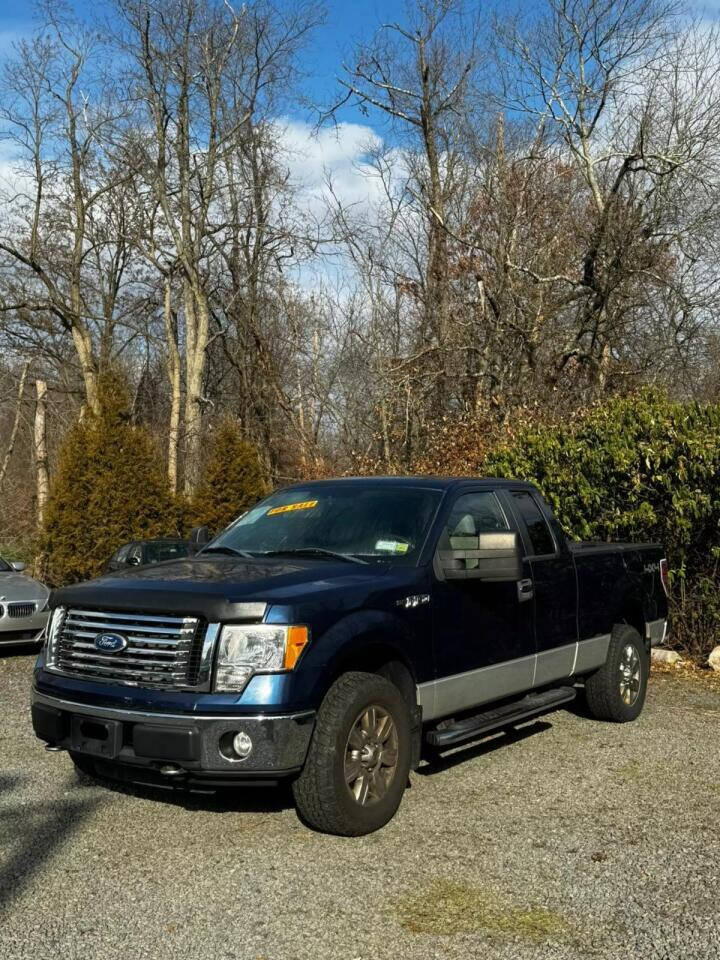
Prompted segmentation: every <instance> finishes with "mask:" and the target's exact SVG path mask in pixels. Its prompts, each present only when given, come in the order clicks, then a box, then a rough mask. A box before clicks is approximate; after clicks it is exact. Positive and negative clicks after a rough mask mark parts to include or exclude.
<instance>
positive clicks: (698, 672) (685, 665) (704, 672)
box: [652, 660, 720, 693]
mask: <svg viewBox="0 0 720 960" xmlns="http://www.w3.org/2000/svg"><path fill="white" fill-rule="evenodd" d="M652 673H653V675H655V676H661V677H663V678H664V679H668V680H678V681H683V680H684V681H688V680H689V681H691V682H693V683H698V684H702V685H703V686H705V687H706V688H709V689H710V690H714V691H716V692H718V693H720V673H718V672H716V671H715V670H711V669H709V668H708V667H703V666H700V665H698V664H697V663H693V662H692V661H691V660H683V661H682V662H680V663H676V664H669V663H657V662H653V665H652Z"/></svg>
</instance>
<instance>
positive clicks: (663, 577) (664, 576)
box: [660, 557, 670, 597]
mask: <svg viewBox="0 0 720 960" xmlns="http://www.w3.org/2000/svg"><path fill="white" fill-rule="evenodd" d="M660 582H661V583H662V585H663V590H664V591H665V596H666V597H669V596H670V580H669V578H668V563H667V560H666V559H665V557H663V558H662V560H661V561H660Z"/></svg>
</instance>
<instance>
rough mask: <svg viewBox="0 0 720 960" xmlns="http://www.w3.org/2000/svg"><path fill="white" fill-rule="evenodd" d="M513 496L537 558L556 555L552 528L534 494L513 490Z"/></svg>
mask: <svg viewBox="0 0 720 960" xmlns="http://www.w3.org/2000/svg"><path fill="white" fill-rule="evenodd" d="M511 496H512V498H513V502H514V504H515V506H516V508H517V510H518V512H519V514H520V516H521V517H522V518H523V520H524V521H525V526H526V527H527V530H528V534H529V536H530V543H531V544H532V548H533V553H534V554H535V556H542V555H543V554H545V553H555V549H556V548H555V541H554V540H553V535H552V533H551V532H550V527H549V526H548V524H547V520H546V519H545V517H544V516H543V515H542V513H541V511H540V507H539V506H538V505H537V503H536V502H535V499H534V498H533V496H532V494H531V493H529V492H528V491H527V490H513V491H512V493H511Z"/></svg>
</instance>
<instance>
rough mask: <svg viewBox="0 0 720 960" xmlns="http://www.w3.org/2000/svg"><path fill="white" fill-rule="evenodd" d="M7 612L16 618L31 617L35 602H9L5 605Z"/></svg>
mask: <svg viewBox="0 0 720 960" xmlns="http://www.w3.org/2000/svg"><path fill="white" fill-rule="evenodd" d="M7 612H8V616H9V617H14V618H15V619H16V620H17V619H19V618H20V617H31V616H32V615H33V614H34V613H35V604H34V603H9V604H8V605H7Z"/></svg>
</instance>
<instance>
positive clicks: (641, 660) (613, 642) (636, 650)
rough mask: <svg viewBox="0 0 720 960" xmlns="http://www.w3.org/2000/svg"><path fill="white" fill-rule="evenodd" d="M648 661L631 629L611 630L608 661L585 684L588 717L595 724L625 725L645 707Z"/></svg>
mask: <svg viewBox="0 0 720 960" xmlns="http://www.w3.org/2000/svg"><path fill="white" fill-rule="evenodd" d="M649 668H650V658H649V656H648V651H647V647H646V646H645V644H644V642H643V640H642V637H641V636H640V634H639V633H638V632H637V630H635V628H634V627H631V626H629V625H628V624H626V623H623V624H618V625H617V626H616V627H615V629H614V630H613V633H612V637H611V638H610V646H609V647H608V655H607V660H606V661H605V663H604V665H603V666H602V667H600V669H599V670H597V671H596V672H595V673H594V674H593V675H592V676H591V677H588V679H587V680H586V681H585V695H586V698H587V704H588V707H589V709H590V713H591V714H592V715H593V716H594V717H596V718H597V719H598V720H611V721H613V722H615V723H627V722H628V721H629V720H635V719H636V717H638V716H640V713H641V711H642V708H643V704H644V703H645V693H646V691H647V682H648V673H649Z"/></svg>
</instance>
